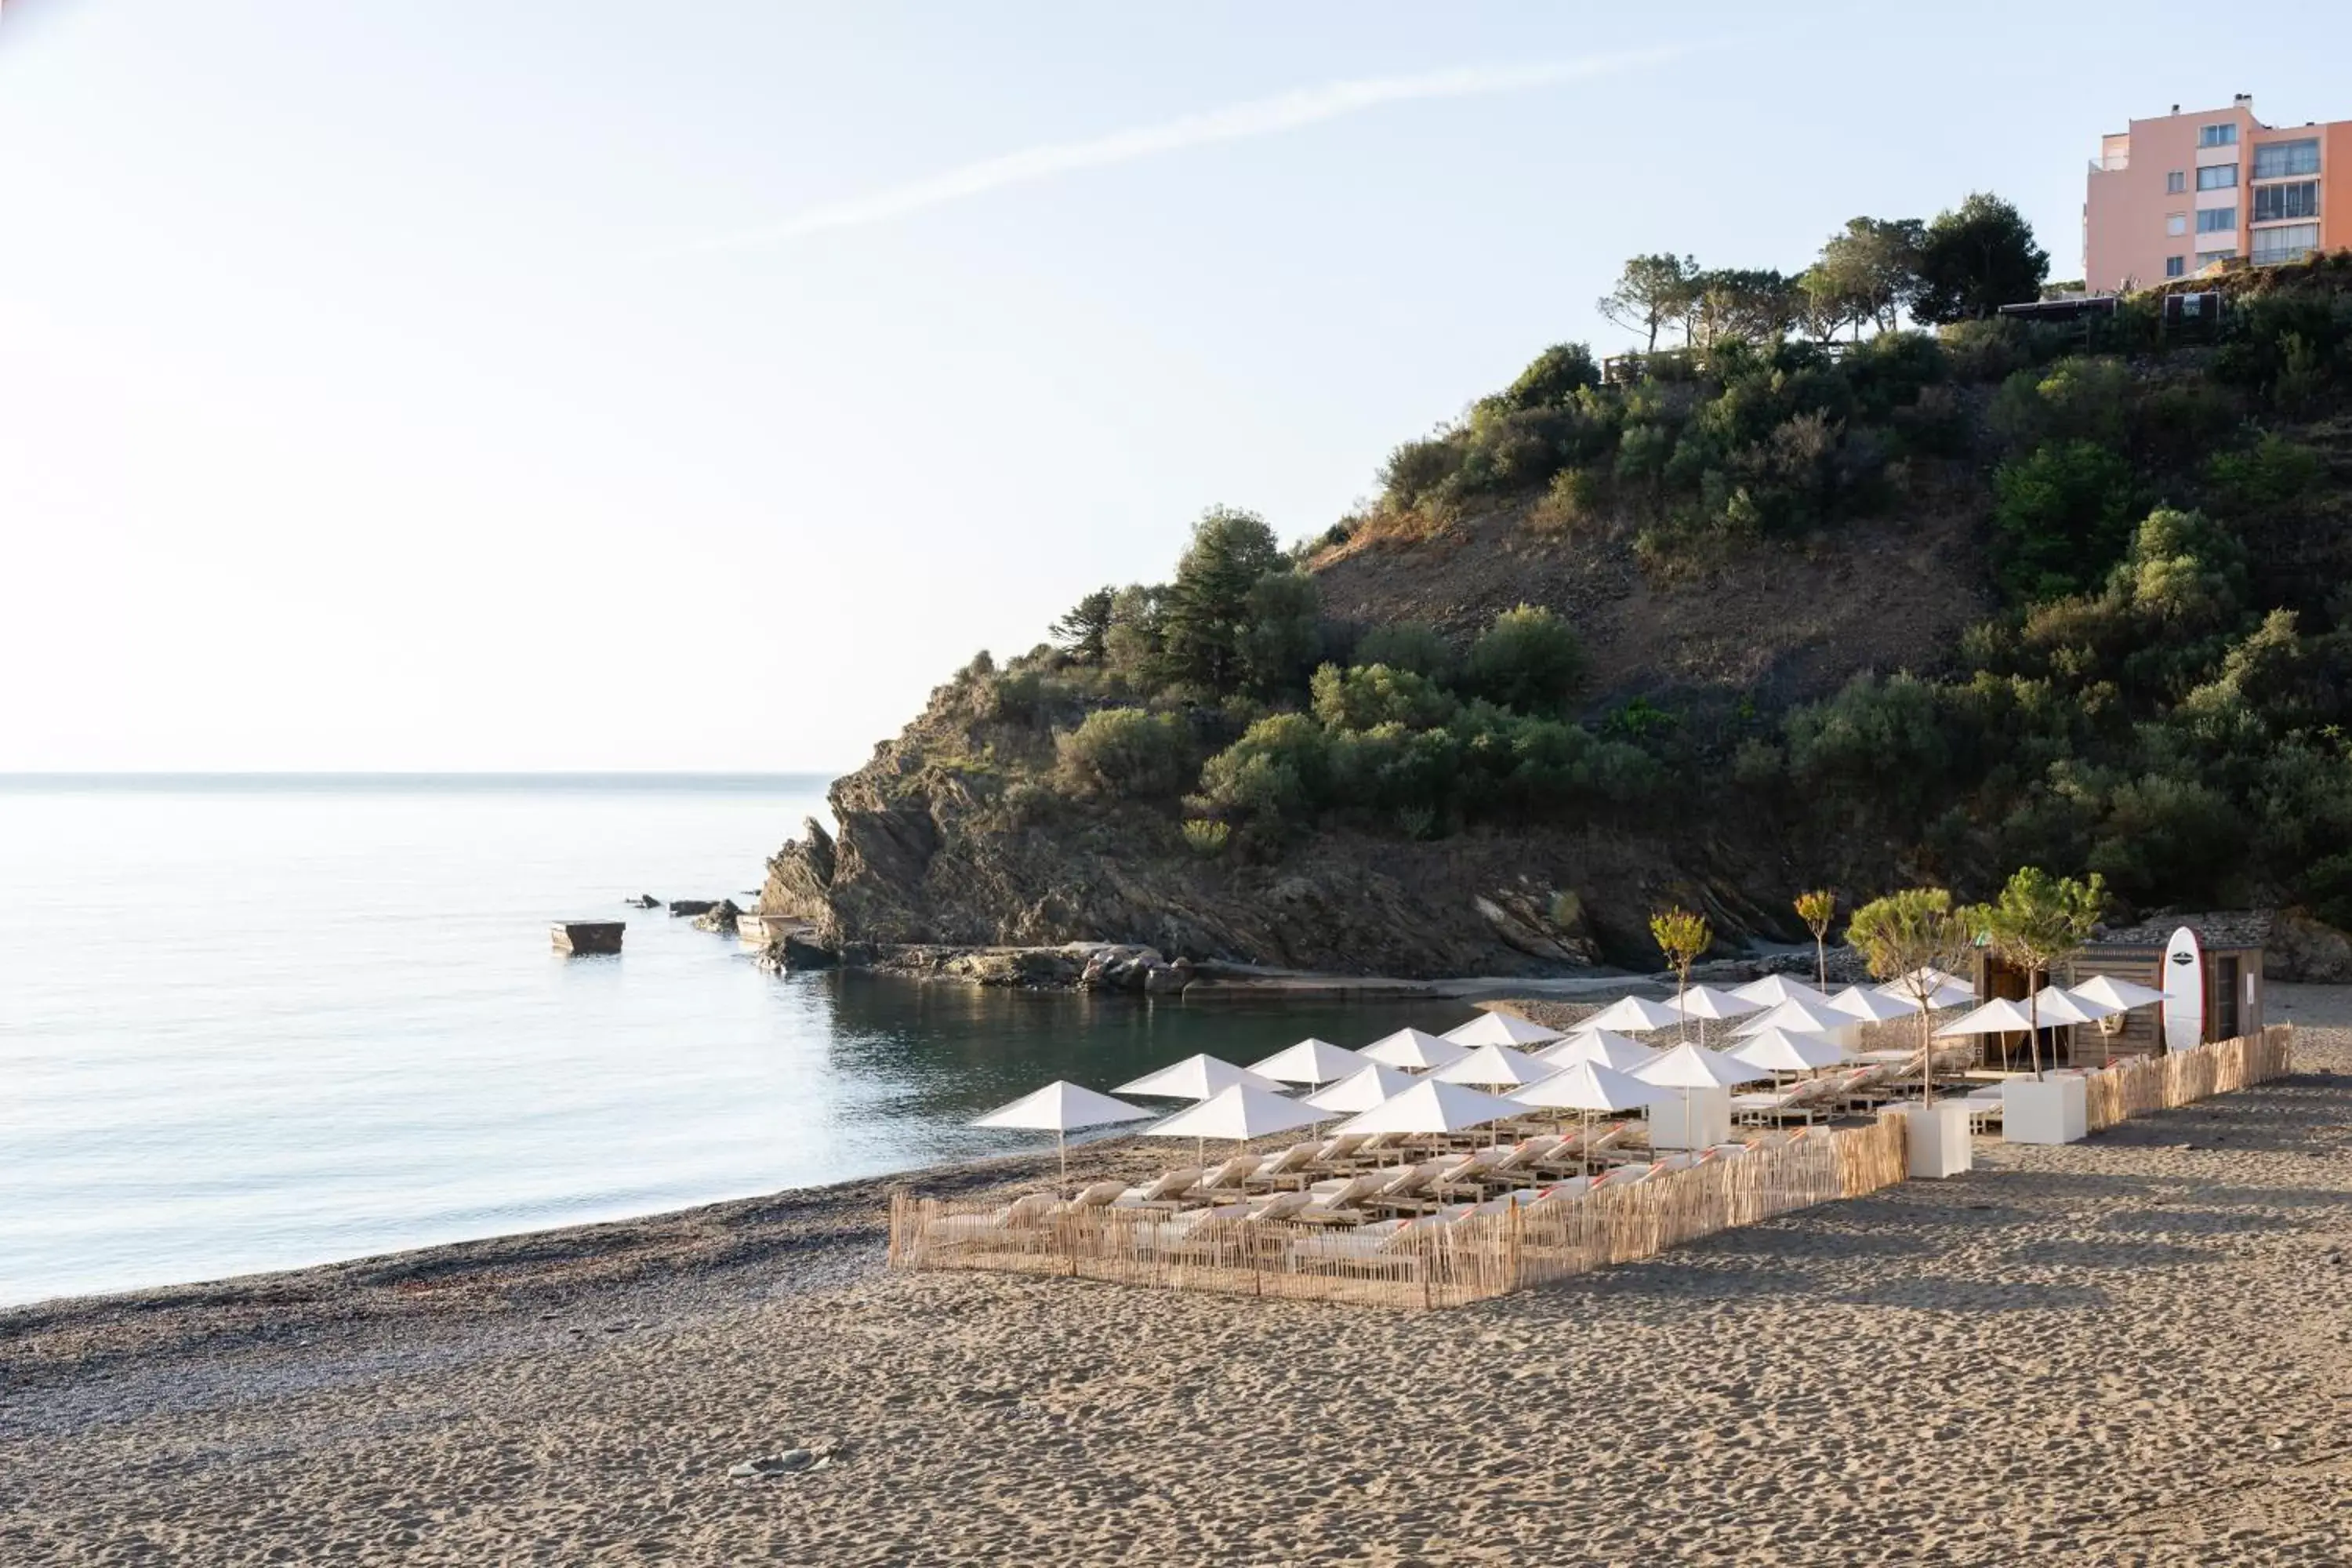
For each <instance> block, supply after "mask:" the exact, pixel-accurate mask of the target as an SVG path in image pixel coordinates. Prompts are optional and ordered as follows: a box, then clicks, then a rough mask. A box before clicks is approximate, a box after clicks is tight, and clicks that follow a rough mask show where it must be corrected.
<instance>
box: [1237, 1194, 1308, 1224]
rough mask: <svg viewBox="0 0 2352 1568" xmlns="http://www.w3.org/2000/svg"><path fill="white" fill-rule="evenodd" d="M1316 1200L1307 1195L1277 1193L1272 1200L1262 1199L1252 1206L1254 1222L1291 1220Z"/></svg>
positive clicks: (1250, 1214) (1251, 1217)
mask: <svg viewBox="0 0 2352 1568" xmlns="http://www.w3.org/2000/svg"><path fill="white" fill-rule="evenodd" d="M1313 1201H1314V1200H1313V1199H1312V1198H1310V1197H1308V1196H1307V1194H1305V1193H1276V1194H1274V1196H1272V1197H1270V1198H1260V1199H1258V1200H1257V1201H1256V1202H1255V1203H1254V1204H1252V1205H1250V1212H1249V1217H1250V1219H1251V1220H1253V1221H1256V1220H1264V1219H1289V1218H1291V1217H1292V1216H1293V1215H1297V1213H1298V1212H1299V1211H1300V1210H1302V1209H1304V1208H1305V1207H1306V1206H1307V1205H1308V1204H1309V1203H1312V1202H1313Z"/></svg>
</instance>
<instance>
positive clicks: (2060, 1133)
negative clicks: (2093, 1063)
mask: <svg viewBox="0 0 2352 1568" xmlns="http://www.w3.org/2000/svg"><path fill="white" fill-rule="evenodd" d="M2089 1089H2090V1086H2089V1085H2088V1084H2086V1083H2085V1082H2084V1080H2083V1079H2081V1078H2080V1077H2078V1076H2077V1075H2075V1074H2074V1073H2064V1074H2062V1075H2060V1076H2058V1077H2056V1078H2045V1079H2041V1080H2040V1081H2039V1082H2036V1081H2035V1080H2034V1079H2030V1078H2013V1079H2010V1080H2009V1081H2008V1082H2007V1083H2005V1084H2003V1085H2001V1088H2000V1135H2001V1137H2002V1139H2003V1140H2005V1141H2006V1142H2011V1143H2072V1142H2076V1141H2077V1140H2079V1139H2081V1138H2082V1137H2084V1135H2085V1134H2086V1133H2088V1132H2089V1131H2090V1130H2091V1119H2090V1104H2089Z"/></svg>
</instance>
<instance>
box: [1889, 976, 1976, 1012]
mask: <svg viewBox="0 0 2352 1568" xmlns="http://www.w3.org/2000/svg"><path fill="white" fill-rule="evenodd" d="M1878 993H1879V994H1880V995H1882V996H1892V997H1894V998H1895V1000H1896V1001H1897V1002H1900V1003H1902V1004H1903V1010H1904V1011H1905V1012H1906V1013H1916V1012H1917V1011H1918V1010H1919V999H1918V998H1917V997H1916V996H1914V995H1912V994H1911V993H1910V992H1909V991H1908V990H1906V988H1905V987H1904V986H1903V984H1901V983H1900V982H1895V983H1894V984H1892V985H1891V986H1889V985H1882V986H1880V987H1879V988H1878ZM1976 999H1977V994H1976V992H1975V991H1974V990H1973V989H1971V988H1970V987H1969V986H1966V985H1939V986H1937V988H1936V989H1935V990H1934V991H1933V992H1932V993H1930V994H1929V995H1928V997H1927V1011H1928V1012H1930V1013H1940V1012H1942V1011H1943V1010H1944V1009H1945V1008H1947V1007H1965V1006H1967V1005H1969V1003H1971V1002H1973V1001H1975V1000H1976Z"/></svg>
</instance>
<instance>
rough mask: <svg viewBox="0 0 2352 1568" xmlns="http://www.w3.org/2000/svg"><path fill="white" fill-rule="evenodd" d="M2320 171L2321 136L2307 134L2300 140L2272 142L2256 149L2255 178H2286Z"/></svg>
mask: <svg viewBox="0 0 2352 1568" xmlns="http://www.w3.org/2000/svg"><path fill="white" fill-rule="evenodd" d="M2317 173H2319V138H2318V137H2316V136H2307V137H2305V139H2304V140H2302V141H2300V142H2266V143H2264V144H2263V145H2262V146H2260V147H2257V148H2255V149H2254V178H2256V179H2257V180H2284V179H2288V178H2291V177H2293V176H2294V175H2296V174H2317Z"/></svg>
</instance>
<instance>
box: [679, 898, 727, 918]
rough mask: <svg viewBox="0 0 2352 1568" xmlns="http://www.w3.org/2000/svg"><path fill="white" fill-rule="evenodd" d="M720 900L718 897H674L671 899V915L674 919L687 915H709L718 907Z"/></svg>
mask: <svg viewBox="0 0 2352 1568" xmlns="http://www.w3.org/2000/svg"><path fill="white" fill-rule="evenodd" d="M718 904H719V900H716V899H672V900H670V901H669V916H670V919H672V920H677V919H680V918H682V917H684V916H687V915H707V914H709V912H710V911H711V910H713V909H715V908H717V907H718Z"/></svg>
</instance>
